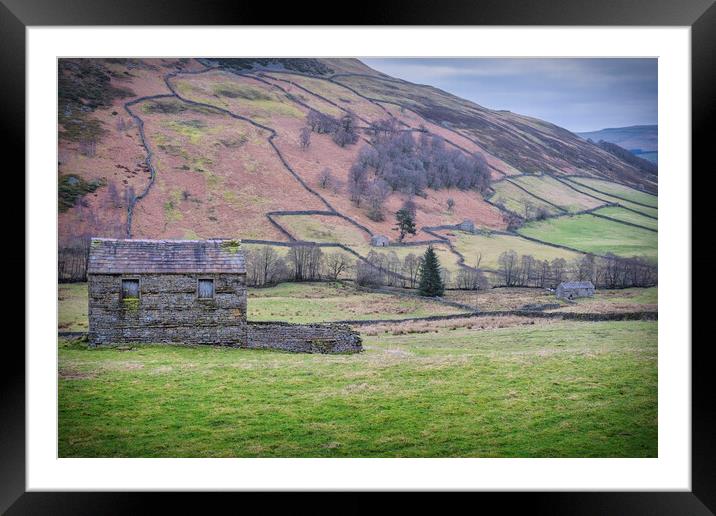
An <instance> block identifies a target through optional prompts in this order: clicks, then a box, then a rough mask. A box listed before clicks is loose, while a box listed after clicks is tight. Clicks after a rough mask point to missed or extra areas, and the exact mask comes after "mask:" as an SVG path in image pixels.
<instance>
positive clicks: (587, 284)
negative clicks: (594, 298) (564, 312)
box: [559, 281, 594, 288]
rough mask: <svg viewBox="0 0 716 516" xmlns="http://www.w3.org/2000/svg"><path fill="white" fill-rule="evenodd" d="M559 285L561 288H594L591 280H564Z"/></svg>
mask: <svg viewBox="0 0 716 516" xmlns="http://www.w3.org/2000/svg"><path fill="white" fill-rule="evenodd" d="M559 286H560V287H562V288H594V285H593V284H592V282H591V281H565V282H564V283H560V285H559Z"/></svg>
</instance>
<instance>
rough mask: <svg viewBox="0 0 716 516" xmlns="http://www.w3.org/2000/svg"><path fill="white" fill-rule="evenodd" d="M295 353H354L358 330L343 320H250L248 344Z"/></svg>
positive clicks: (358, 342)
mask: <svg viewBox="0 0 716 516" xmlns="http://www.w3.org/2000/svg"><path fill="white" fill-rule="evenodd" d="M247 347H249V348H253V349H278V350H282V351H292V352H298V353H357V352H359V351H362V350H363V346H362V344H361V338H360V336H359V335H358V332H356V331H354V330H353V329H351V328H350V326H347V325H344V324H291V323H283V322H250V323H249V326H248V345H247Z"/></svg>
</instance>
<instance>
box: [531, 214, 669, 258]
mask: <svg viewBox="0 0 716 516" xmlns="http://www.w3.org/2000/svg"><path fill="white" fill-rule="evenodd" d="M518 232H519V233H521V234H523V235H526V236H529V237H533V238H538V239H540V240H544V241H545V242H551V243H553V244H559V245H565V246H568V247H573V248H575V249H579V250H580V251H584V252H585V253H595V254H606V253H613V254H615V255H617V256H625V257H629V256H645V257H646V258H647V259H649V260H651V261H652V262H654V263H656V261H657V233H654V232H653V231H648V230H646V229H641V228H635V227H633V226H627V225H626V224H620V223H619V222H612V221H611V220H606V219H602V218H599V217H595V216H593V215H589V214H582V215H574V216H570V217H559V218H555V219H547V220H543V221H539V222H529V223H527V224H525V225H524V226H522V227H521V228H520V229H519V230H518Z"/></svg>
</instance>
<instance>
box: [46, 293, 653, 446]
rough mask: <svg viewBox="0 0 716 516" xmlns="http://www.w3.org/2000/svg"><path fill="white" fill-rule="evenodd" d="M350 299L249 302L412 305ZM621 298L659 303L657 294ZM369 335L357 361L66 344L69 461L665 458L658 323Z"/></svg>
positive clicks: (71, 299) (308, 315) (65, 300)
mask: <svg viewBox="0 0 716 516" xmlns="http://www.w3.org/2000/svg"><path fill="white" fill-rule="evenodd" d="M83 286H84V285H63V286H61V289H60V298H61V301H60V324H63V323H64V324H67V325H69V326H68V327H69V328H75V329H81V328H83V327H84V328H86V313H85V315H83V314H82V306H83V305H84V306H85V310H86V298H85V299H84V301H83V299H82V287H83ZM340 288H346V287H340V286H338V285H331V284H304V285H290V284H289V285H280V286H278V287H275V288H273V289H260V290H256V291H252V292H251V294H250V300H249V306H252V304H253V309H252V310H253V312H252V313H253V314H254V315H255V316H257V317H261V316H265V317H269V316H270V317H277V318H280V319H283V320H295V321H298V320H301V321H306V320H317V319H320V316H321V314H323V313H325V314H329V315H330V314H331V313H339V312H340V313H342V312H344V311H346V310H348V311H349V310H350V309H351V308H350V307H351V306H353V307H359V306H361V305H360V303H358V300H359V299H360V296H361V295H365V296H381V299H383V301H382V303H383V304H381V305H380V307H381V308H380V309H382V310H385V311H386V312H390V313H394V311H395V310H396V308H397V307H401V306H403V308H406V305H403V304H402V303H404V302H405V301H406V300H404V299H403V298H398V297H397V296H390V295H386V294H371V293H359V292H357V291H352V292H345V291H340V290H337V289H340ZM500 290H503V291H504V290H506V289H494V291H491V292H490V293H489V294H490V295H492V296H493V297H494V296H498V295H499V292H497V291H500ZM512 290H515V291H520V290H521V291H530V290H531V291H535V290H537V289H512ZM634 290H636V289H634ZM85 292H86V290H85ZM615 292H619V291H615ZM505 293H506V292H502V294H505ZM526 294H528V292H512V293H511V295H512V297H513V298H519V299H520V301H519V302H521V301H523V300H524V299H523V298H521V297H520V296H524V295H526ZM311 296H313V298H314V300H317V301H320V302H321V303H323V306H322V307H318V308H317V307H316V306H313V305H312V304H311V303H306V300H307V299H308V300H309V301H310V300H311ZM483 296H484V297H485V298H486V297H487V294H484V295H483ZM508 297H509V296H505V298H508ZM605 297H606V296H605ZM612 297H614V299H617V300H619V299H621V301H615V302H616V303H620V302H623V301H624V299H625V298H626V299H628V300H630V302H632V303H639V302H641V303H647V304H649V303H650V302H654V303H655V302H656V291H655V289H647V290H643V291H642V292H639V293H638V292H627V291H621V298H618V297H616V296H612ZM281 298H283V299H282V300H281V301H280V302H277V299H281ZM391 298H395V299H391ZM301 299H303V303H301V302H300V300H301ZM495 299H497V297H495ZM407 301H408V302H410V303H413V302H414V301H413V300H411V299H410V300H407ZM485 301H487V300H486V299H485ZM493 302H496V301H495V300H494V299H493ZM511 302H515V301H514V300H513V301H511ZM594 302H595V303H596V302H599V303H601V304H605V303H609V301H607V300H605V299H600V300H595V301H594ZM331 303H333V304H336V303H344V305H341V306H342V307H341V308H336V307H334V308H333V309H331V308H330V305H331ZM355 303H358V304H355ZM391 303H392V304H391ZM423 303H426V304H427V303H429V302H427V301H424V302H423ZM444 308H447V307H444ZM407 309H408V311H410V310H413V311H414V310H418V309H424V307H419V306H416V305H407ZM331 310H332V311H331ZM376 310H379V309H378V308H376ZM83 318H84V319H83ZM359 330H360V331H361V334H362V337H363V339H364V348H365V351H364V352H362V353H360V354H357V355H302V354H288V353H279V352H271V351H256V350H237V349H228V348H221V347H211V346H179V345H177V346H166V345H163V346H160V345H137V346H134V347H132V348H131V349H128V350H123V349H118V348H102V349H93V350H90V349H87V348H86V345H85V344H83V343H81V342H78V341H72V340H68V339H60V341H59V456H60V457H655V456H656V455H657V322H652V321H623V322H576V321H561V320H546V319H530V318H526V317H504V316H503V317H473V318H465V319H459V320H451V321H436V322H427V321H418V322H394V323H382V324H373V325H370V326H361V327H359Z"/></svg>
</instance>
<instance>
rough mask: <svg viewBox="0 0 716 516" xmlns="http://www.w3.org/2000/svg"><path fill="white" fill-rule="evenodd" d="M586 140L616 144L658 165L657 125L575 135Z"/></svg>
mask: <svg viewBox="0 0 716 516" xmlns="http://www.w3.org/2000/svg"><path fill="white" fill-rule="evenodd" d="M575 134H577V135H579V136H581V137H582V138H584V139H585V140H587V139H591V140H593V141H595V142H598V141H600V140H603V141H605V142H609V143H615V144H617V145H619V146H620V147H622V148H624V149H626V150H628V151H630V152H632V153H633V154H635V155H637V156H639V157H641V158H644V159H648V160H650V161H653V162H654V163H656V161H657V152H658V149H659V128H658V126H657V125H632V126H628V127H610V128H607V129H600V130H599V131H587V132H581V133H575Z"/></svg>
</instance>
